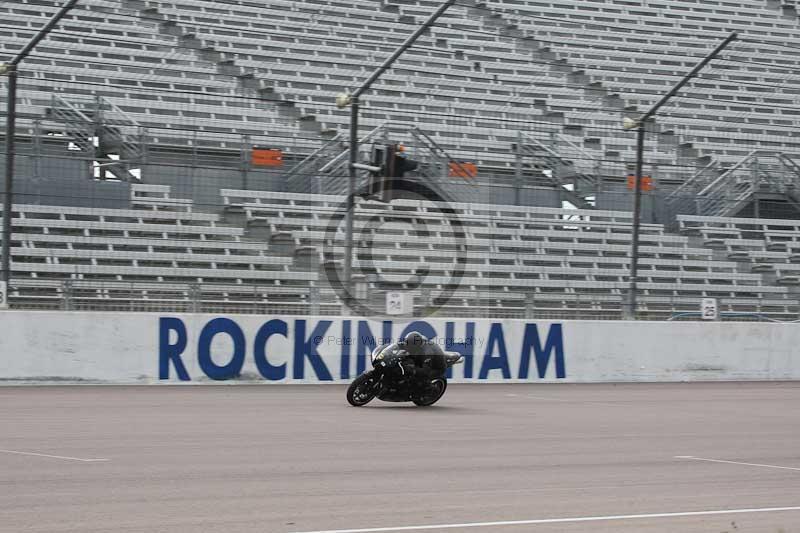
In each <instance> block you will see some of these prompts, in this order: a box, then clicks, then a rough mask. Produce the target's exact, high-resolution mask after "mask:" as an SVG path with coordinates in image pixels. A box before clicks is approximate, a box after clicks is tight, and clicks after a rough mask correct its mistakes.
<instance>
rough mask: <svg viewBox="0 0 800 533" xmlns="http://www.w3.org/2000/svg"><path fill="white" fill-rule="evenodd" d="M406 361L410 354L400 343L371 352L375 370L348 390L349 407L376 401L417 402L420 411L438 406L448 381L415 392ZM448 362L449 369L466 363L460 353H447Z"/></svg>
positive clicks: (387, 345) (362, 376)
mask: <svg viewBox="0 0 800 533" xmlns="http://www.w3.org/2000/svg"><path fill="white" fill-rule="evenodd" d="M406 357H408V352H407V351H406V350H404V349H403V348H402V347H401V346H400V345H399V344H397V343H394V344H386V345H383V346H378V347H377V348H375V349H374V350H372V370H369V371H367V372H365V373H363V374H361V375H360V376H358V377H357V378H356V379H355V380H353V383H351V384H350V387H348V389H347V401H348V402H350V405H352V406H354V407H361V406H362V405H366V404H368V403H369V402H371V401H372V400H373V399H374V398H378V399H379V400H383V401H384V402H414V403H415V404H417V405H419V406H421V407H426V406H429V405H433V404H435V403H436V402H438V401H439V399H440V398H441V397H442V396H444V391H446V390H447V379H446V378H445V377H444V376H442V377H440V378H436V379H433V380H431V382H430V384H428V386H427V387H426V388H425V390H423V391H421V392H419V391H416V390H414V388H412V387H411V382H410V380H408V379H406V378H405V374H404V371H403V365H402V364H401V363H402V362H403V359H405V358H406ZM445 360H446V362H447V368H450V367H452V366H453V365H456V364H459V363H463V362H464V357H463V356H462V355H461V354H459V353H457V352H445Z"/></svg>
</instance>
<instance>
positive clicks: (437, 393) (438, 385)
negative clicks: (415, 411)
mask: <svg viewBox="0 0 800 533" xmlns="http://www.w3.org/2000/svg"><path fill="white" fill-rule="evenodd" d="M446 390H447V380H446V379H444V378H438V379H434V380H433V381H431V386H430V388H429V389H428V391H427V392H426V393H425V394H423V395H422V396H420V397H419V398H414V399H413V400H412V401H413V402H414V403H415V404H417V405H418V406H420V407H428V406H430V405H433V404H435V403H436V402H438V401H439V400H440V399H441V397H442V396H444V391H446Z"/></svg>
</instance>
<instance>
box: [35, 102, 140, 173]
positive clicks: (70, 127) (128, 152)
mask: <svg viewBox="0 0 800 533" xmlns="http://www.w3.org/2000/svg"><path fill="white" fill-rule="evenodd" d="M46 117H47V118H48V119H49V120H51V121H53V122H55V123H57V124H59V125H63V128H64V131H63V132H62V134H63V135H65V136H66V137H68V138H69V139H70V141H71V143H72V146H71V149H73V150H78V151H80V152H83V153H84V154H87V155H88V156H90V157H89V158H90V159H93V160H94V161H95V162H96V163H97V164H98V168H99V169H100V176H99V177H101V178H103V177H105V176H106V173H110V174H112V175H113V176H114V177H115V178H117V179H120V180H123V181H130V182H135V181H138V180H139V178H138V177H137V176H136V175H134V174H133V173H132V172H131V170H134V169H136V168H138V167H139V166H140V164H141V159H142V155H143V152H142V150H143V149H142V144H141V143H140V142H139V138H138V137H139V135H138V132H139V131H140V129H141V127H140V125H139V123H138V122H136V120H135V119H133V118H131V117H130V116H128V115H127V114H126V113H125V112H124V111H122V110H121V109H120V108H119V107H117V106H116V105H114V104H113V103H112V102H110V101H108V100H107V99H105V98H103V97H101V96H96V97H94V98H90V99H78V98H77V97H75V96H73V97H71V98H70V99H69V100H67V99H66V98H62V97H61V96H58V95H57V94H54V95H52V99H51V104H50V107H49V108H48V109H47V110H46Z"/></svg>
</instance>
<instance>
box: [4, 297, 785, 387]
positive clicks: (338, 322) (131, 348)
mask: <svg viewBox="0 0 800 533" xmlns="http://www.w3.org/2000/svg"><path fill="white" fill-rule="evenodd" d="M220 319H221V320H220ZM212 321H213V322H212ZM214 325H216V326H218V329H220V330H221V331H222V332H218V333H216V334H214V333H213V331H212V328H213V326H214ZM265 325H266V326H265ZM407 326H408V322H407V321H403V322H400V321H397V322H381V321H370V322H366V321H360V320H359V319H357V318H356V319H342V318H330V317H291V316H271V317H262V316H253V315H229V316H224V317H222V316H218V315H161V314H136V313H82V312H21V311H5V312H0V380H2V381H3V382H18V381H25V380H53V381H63V380H67V381H101V382H110V383H160V382H178V381H181V379H179V378H180V377H183V378H184V380H187V379H188V380H189V381H191V382H204V381H205V382H207V381H210V380H211V379H210V378H209V376H208V374H213V373H214V371H216V372H218V373H219V376H217V377H223V378H224V377H226V376H227V375H230V374H231V373H233V374H236V375H239V376H240V377H241V378H242V379H248V380H261V381H269V382H280V383H298V382H299V383H318V382H320V381H325V382H327V381H333V382H344V381H349V380H350V379H352V378H353V377H354V376H355V375H357V373H358V372H359V371H360V370H361V369H362V368H363V367H359V364H358V359H359V357H357V354H359V353H360V354H368V353H369V352H370V351H371V348H372V341H373V338H377V340H378V341H380V340H381V338H382V337H384V335H386V336H389V337H391V338H394V339H396V338H397V337H398V336H400V335H401V334H403V331H404V330H405V329H406V327H407ZM262 327H263V329H262ZM412 327H413V329H418V330H421V331H422V332H423V333H426V334H428V335H430V336H433V335H434V334H435V335H436V338H437V339H439V340H440V341H441V342H442V343H443V345H444V347H445V349H448V350H460V351H463V352H464V353H466V354H467V355H468V357H467V364H466V365H463V366H458V367H457V368H456V369H455V372H454V375H453V381H493V382H497V381H509V382H511V381H529V382H608V381H620V382H622V381H682V380H765V379H800V355H798V352H799V351H800V350H798V347H800V324H770V323H733V322H724V323H723V322H712V323H708V322H706V323H701V322H621V321H602V322H589V321H563V322H547V321H535V322H526V321H522V320H502V321H501V320H497V321H493V320H484V319H481V320H465V319H452V320H447V319H435V320H426V321H422V322H420V323H416V324H415V325H414V326H412ZM359 328H360V329H361V331H360V330H359ZM365 328H368V329H369V331H366V330H365ZM259 330H261V335H260V338H259ZM204 331H205V334H203V332H204ZM270 332H271V334H269V333H270ZM183 334H185V341H186V344H185V347H182V346H180V343H181V341H182V339H181V336H182V335H183ZM162 337H163V338H162ZM234 337H235V338H236V339H237V342H238V343H239V348H240V350H239V352H238V353H236V354H235V353H234V352H235V349H234V345H235V342H234ZM446 337H449V338H450V339H449V340H450V342H447V341H446V340H445V338H446ZM465 338H467V342H466V343H465V342H464V339H465ZM206 341H207V342H206ZM257 341H258V342H257ZM453 341H454V342H456V343H460V345H456V346H453V345H452V344H451V342H453ZM445 343H446V345H445ZM181 348H183V349H181ZM204 348H205V349H204ZM203 352H205V354H206V356H207V358H206V360H205V363H204V364H201V361H200V360H201V359H202V357H203ZM317 354H318V355H317ZM470 354H471V357H469V355H470ZM234 355H237V356H238V357H239V359H238V360H236V358H234ZM257 356H258V359H259V360H260V362H261V366H260V368H259V365H258V364H257V363H256V359H257ZM360 360H361V362H362V364H366V357H363V356H362V357H361V358H360ZM231 361H233V363H232V364H231ZM526 361H527V362H528V363H529V364H528V371H527V372H525V362H526ZM240 363H241V369H239V364H240ZM229 364H230V368H227V369H226V368H225V366H226V365H229ZM181 365H182V366H183V367H185V374H183V375H182V376H181V373H179V372H178V367H180V366H181ZM540 372H541V373H542V375H543V376H544V377H543V378H540V377H539V373H540ZM161 378H166V379H161Z"/></svg>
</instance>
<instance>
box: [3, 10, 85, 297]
mask: <svg viewBox="0 0 800 533" xmlns="http://www.w3.org/2000/svg"><path fill="white" fill-rule="evenodd" d="M77 3H78V0H68V1H67V3H66V4H64V6H63V7H62V8H61V9H60V10H59V11H58V13H56V14H55V15H53V18H51V19H50V20H49V21H48V23H47V24H45V26H44V27H43V28H42V29H41V30H39V32H38V33H37V34H36V35H34V36H33V39H31V40H30V41H29V42H28V44H26V45H25V48H23V49H22V50H21V51H20V52H19V53H18V54H17V55H16V56H15V57H14V58H13V59H12V60H11V61H9V62H8V63H5V64H3V65H0V75H4V76H7V77H8V95H7V98H8V100H7V102H6V103H7V111H6V165H5V167H6V168H5V172H6V180H5V187H4V189H3V193H4V197H3V242H2V245H3V251H2V260H0V263H2V264H0V269H2V283H3V284H4V287H0V289H6V290H2V291H0V293H6V291H7V289H8V283H9V282H10V281H11V214H12V213H11V210H12V209H13V195H14V156H15V149H16V147H15V141H16V139H15V135H16V131H15V130H16V126H17V77H18V74H19V73H18V71H17V66H18V65H19V64H20V63H21V62H22V60H23V59H25V58H26V57H28V55H29V54H30V53H31V51H32V50H33V49H34V47H35V46H36V45H37V44H39V42H40V41H41V40H42V39H44V38H45V37H47V34H49V33H50V31H51V30H52V29H53V28H54V27H55V26H56V24H58V22H59V21H60V20H61V19H62V18H64V15H66V14H67V13H68V12H69V11H70V10H71V9H72V8H73V7H75V5H76V4H77Z"/></svg>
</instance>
